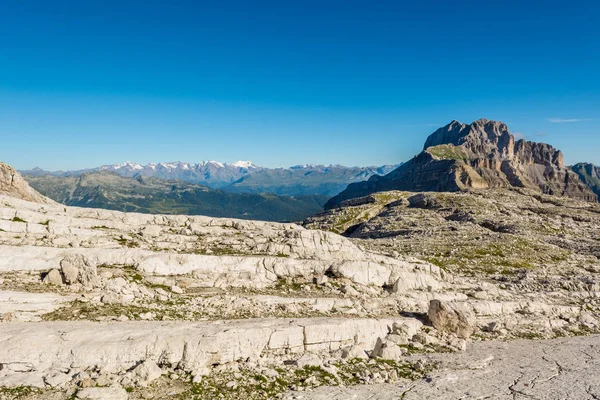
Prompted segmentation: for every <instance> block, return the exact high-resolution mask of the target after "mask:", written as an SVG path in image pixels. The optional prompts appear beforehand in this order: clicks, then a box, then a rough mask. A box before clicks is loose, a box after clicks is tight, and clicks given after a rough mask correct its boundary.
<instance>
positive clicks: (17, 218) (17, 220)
mask: <svg viewBox="0 0 600 400" xmlns="http://www.w3.org/2000/svg"><path fill="white" fill-rule="evenodd" d="M11 221H12V222H23V223H25V224H26V223H27V221H25V220H24V219H23V218H19V217H17V216H15V217H14V218H13V219H11Z"/></svg>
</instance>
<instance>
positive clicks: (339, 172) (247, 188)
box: [20, 161, 398, 196]
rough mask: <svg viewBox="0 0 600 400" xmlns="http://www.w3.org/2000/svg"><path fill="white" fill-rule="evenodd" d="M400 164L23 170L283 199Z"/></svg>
mask: <svg viewBox="0 0 600 400" xmlns="http://www.w3.org/2000/svg"><path fill="white" fill-rule="evenodd" d="M397 166H398V165H384V166H380V167H345V166H341V165H328V166H326V165H313V164H308V165H297V166H293V167H289V168H265V167H260V166H257V165H255V164H253V163H252V162H249V161H237V162H234V163H221V162H218V161H203V162H200V163H187V162H180V161H177V162H164V163H150V164H147V165H141V164H137V163H133V162H125V163H123V164H114V165H103V166H100V167H95V168H89V169H83V170H74V171H45V170H42V169H40V168H34V169H32V170H23V171H20V172H21V173H22V174H23V175H27V176H43V175H51V176H56V177H68V176H80V175H82V174H86V173H90V172H98V171H107V172H114V173H116V174H118V175H121V176H123V177H139V176H142V177H155V178H159V179H164V180H180V181H184V182H189V183H194V184H199V185H203V186H208V187H210V188H213V189H223V190H225V191H229V192H235V193H274V194H278V195H283V196H297V195H302V194H311V195H316V194H320V195H326V196H334V195H336V194H338V193H339V192H341V191H342V190H344V189H345V188H346V186H347V185H348V184H350V183H352V182H359V181H362V180H365V179H368V178H370V177H371V176H373V175H376V174H378V175H385V174H387V173H388V172H390V171H392V170H394V169H395V168H396V167H397Z"/></svg>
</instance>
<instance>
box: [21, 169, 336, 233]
mask: <svg viewBox="0 0 600 400" xmlns="http://www.w3.org/2000/svg"><path fill="white" fill-rule="evenodd" d="M25 179H26V180H27V181H28V183H29V184H30V185H31V186H32V187H34V188H35V189H36V190H37V191H39V192H40V193H42V194H44V195H45V196H48V197H49V198H51V199H53V200H55V201H57V202H59V203H61V204H66V205H70V206H80V207H93V208H104V209H108V210H118V211H133V212H140V213H150V214H159V213H161V214H185V215H207V216H211V217H230V218H242V219H258V220H264V221H280V222H287V221H301V220H303V219H304V218H306V217H309V216H311V215H313V214H315V213H318V212H320V211H323V205H324V204H325V202H326V201H327V199H328V197H327V196H323V195H300V196H294V197H291V196H278V195H273V194H259V193H257V194H253V193H229V192H225V191H223V190H218V189H212V188H209V187H207V186H200V185H197V184H193V183H188V182H184V181H167V180H162V179H158V178H152V177H142V176H138V177H136V178H128V177H123V176H120V175H118V174H116V173H114V172H108V171H100V172H89V173H85V174H82V175H70V176H52V175H39V176H31V175H25Z"/></svg>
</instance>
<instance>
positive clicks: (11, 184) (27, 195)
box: [0, 161, 53, 203]
mask: <svg viewBox="0 0 600 400" xmlns="http://www.w3.org/2000/svg"><path fill="white" fill-rule="evenodd" d="M0 195H6V196H10V197H15V198H18V199H22V200H27V201H34V202H37V203H53V201H52V200H49V199H48V198H46V197H44V196H42V195H41V194H39V193H38V192H36V191H35V190H33V189H32V188H31V186H29V184H28V183H27V182H26V181H25V179H23V177H22V176H21V174H19V173H18V172H17V171H15V169H14V168H13V167H11V166H10V165H8V164H5V163H3V162H1V161H0Z"/></svg>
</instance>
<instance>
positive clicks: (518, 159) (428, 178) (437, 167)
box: [325, 119, 598, 209]
mask: <svg viewBox="0 0 600 400" xmlns="http://www.w3.org/2000/svg"><path fill="white" fill-rule="evenodd" d="M578 170H579V173H577V172H574V171H573V170H571V169H570V168H569V167H567V166H565V164H564V158H563V154H562V152H561V151H559V150H557V149H554V148H553V147H552V146H550V145H548V144H545V143H536V142H529V141H525V140H523V139H521V140H516V139H515V137H514V136H513V135H512V134H511V133H510V132H509V130H508V127H507V126H506V124H504V123H502V122H498V121H489V120H487V119H480V120H477V121H475V122H473V123H472V124H463V123H460V122H458V121H452V122H451V123H449V124H448V125H446V126H444V127H442V128H440V129H438V130H436V131H435V132H433V133H432V134H431V135H430V136H429V137H428V138H427V140H426V142H425V145H424V147H423V151H422V152H421V153H420V154H418V155H417V156H415V157H414V158H412V159H411V160H410V161H408V162H407V163H405V164H403V165H401V166H400V167H398V168H396V169H395V170H393V171H392V172H390V173H389V174H387V175H385V176H372V177H371V178H369V179H368V180H366V181H363V182H357V183H352V184H350V185H349V186H348V187H347V188H346V189H345V190H344V191H343V192H341V193H340V194H338V195H337V196H335V197H333V198H331V199H330V200H329V201H328V202H327V204H326V205H325V207H326V208H327V209H330V208H333V207H336V206H338V205H340V204H341V203H342V202H343V201H344V200H348V199H352V198H356V197H361V196H366V195H368V194H371V193H374V192H381V191H388V190H404V191H412V192H418V191H434V192H453V191H460V190H465V189H469V188H473V189H487V188H501V187H523V188H529V189H534V190H536V191H539V192H541V193H544V194H551V195H558V196H567V197H572V198H577V199H581V200H586V201H597V199H598V196H597V195H596V194H595V193H594V192H593V190H592V188H591V187H590V186H588V185H590V182H591V183H594V182H595V184H596V185H597V184H598V179H597V177H598V170H597V169H595V170H594V171H591V170H589V168H588V169H586V168H578ZM583 174H586V175H587V176H589V179H587V180H586V181H583V180H582V179H581V176H582V175H583Z"/></svg>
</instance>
